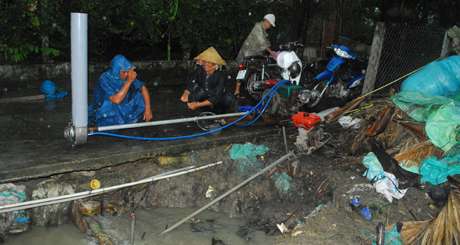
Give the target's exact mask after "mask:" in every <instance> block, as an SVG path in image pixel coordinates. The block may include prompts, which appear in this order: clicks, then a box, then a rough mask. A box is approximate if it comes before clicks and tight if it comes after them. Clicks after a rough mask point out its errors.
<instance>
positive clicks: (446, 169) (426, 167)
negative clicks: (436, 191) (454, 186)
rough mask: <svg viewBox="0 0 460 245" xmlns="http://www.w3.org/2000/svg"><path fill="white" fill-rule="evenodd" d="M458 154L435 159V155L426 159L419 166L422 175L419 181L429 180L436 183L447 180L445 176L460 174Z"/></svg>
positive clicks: (433, 183) (459, 156) (459, 157)
mask: <svg viewBox="0 0 460 245" xmlns="http://www.w3.org/2000/svg"><path fill="white" fill-rule="evenodd" d="M459 160H460V155H456V156H454V157H452V158H450V157H446V158H443V159H441V160H437V159H436V157H430V158H428V159H426V160H425V161H424V162H423V163H422V166H421V167H420V174H421V175H423V177H422V179H421V180H420V182H421V183H424V182H429V183H430V184H432V185H438V184H441V183H444V182H446V181H447V178H446V177H447V176H449V175H451V176H453V175H455V174H460V164H459Z"/></svg>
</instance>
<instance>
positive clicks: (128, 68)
mask: <svg viewBox="0 0 460 245" xmlns="http://www.w3.org/2000/svg"><path fill="white" fill-rule="evenodd" d="M110 68H111V69H110V70H109V71H107V72H104V73H103V74H102V75H101V76H100V77H99V80H98V81H97V84H96V87H95V88H94V91H93V100H92V103H91V105H90V106H89V108H88V117H89V118H88V122H89V123H92V124H95V125H96V126H99V127H100V126H110V125H122V124H129V123H136V122H137V121H138V120H139V119H141V118H143V119H144V120H145V121H146V122H148V121H150V119H152V110H151V109H150V95H149V91H148V90H147V88H146V87H145V86H144V83H143V82H141V81H139V80H137V79H136V77H137V73H136V72H135V71H134V69H135V67H134V65H133V64H132V63H131V62H129V61H128V60H127V59H126V58H125V57H124V56H123V55H121V54H119V55H117V56H115V58H113V60H112V61H111V62H110Z"/></svg>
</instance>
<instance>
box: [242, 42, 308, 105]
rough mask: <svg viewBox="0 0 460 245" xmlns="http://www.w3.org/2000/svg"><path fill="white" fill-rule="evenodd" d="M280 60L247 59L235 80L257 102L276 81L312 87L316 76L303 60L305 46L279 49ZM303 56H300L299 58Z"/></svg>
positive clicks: (289, 44)
mask: <svg viewBox="0 0 460 245" xmlns="http://www.w3.org/2000/svg"><path fill="white" fill-rule="evenodd" d="M279 49H280V51H281V52H280V53H279V54H278V57H277V59H275V58H274V57H272V56H269V57H264V56H248V57H245V58H244V60H243V62H242V63H240V64H239V67H238V68H239V72H238V75H237V77H236V79H237V80H241V82H242V84H241V86H242V88H243V91H244V92H245V94H246V97H248V98H249V99H250V100H252V101H255V102H258V101H260V100H261V98H262V97H263V93H264V91H266V90H267V89H270V88H272V87H273V86H274V85H275V84H276V83H277V82H279V81H282V80H291V81H292V83H293V84H296V85H299V86H301V87H302V88H308V87H311V86H312V85H313V84H314V78H315V77H316V75H317V72H316V70H315V69H314V68H313V65H312V64H308V63H307V62H304V61H302V60H301V59H302V57H303V45H302V44H301V43H299V42H297V41H295V42H288V43H286V44H284V45H280V46H279ZM299 56H300V57H299Z"/></svg>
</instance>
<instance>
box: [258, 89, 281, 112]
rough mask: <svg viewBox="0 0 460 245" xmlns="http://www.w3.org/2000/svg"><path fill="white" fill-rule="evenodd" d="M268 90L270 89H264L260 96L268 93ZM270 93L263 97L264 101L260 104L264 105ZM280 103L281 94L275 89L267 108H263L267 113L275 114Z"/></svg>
mask: <svg viewBox="0 0 460 245" xmlns="http://www.w3.org/2000/svg"><path fill="white" fill-rule="evenodd" d="M268 91H270V90H269V89H267V90H265V91H264V92H263V94H262V98H263V97H264V96H265V95H266V94H268ZM270 96H271V94H270V95H269V96H267V98H265V100H264V102H263V103H262V106H265V105H266V104H267V102H268V99H269V98H270ZM280 105H281V96H280V94H279V93H278V92H277V91H275V94H274V95H273V97H272V99H271V100H270V103H269V104H268V106H267V109H265V112H267V113H268V115H275V114H276V113H277V112H278V110H279V108H280Z"/></svg>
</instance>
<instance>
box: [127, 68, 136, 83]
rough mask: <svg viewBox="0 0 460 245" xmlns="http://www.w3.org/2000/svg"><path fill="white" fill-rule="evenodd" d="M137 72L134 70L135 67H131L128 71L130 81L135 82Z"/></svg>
mask: <svg viewBox="0 0 460 245" xmlns="http://www.w3.org/2000/svg"><path fill="white" fill-rule="evenodd" d="M136 77H137V73H136V72H135V71H134V67H131V69H129V71H128V82H134V80H136Z"/></svg>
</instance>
